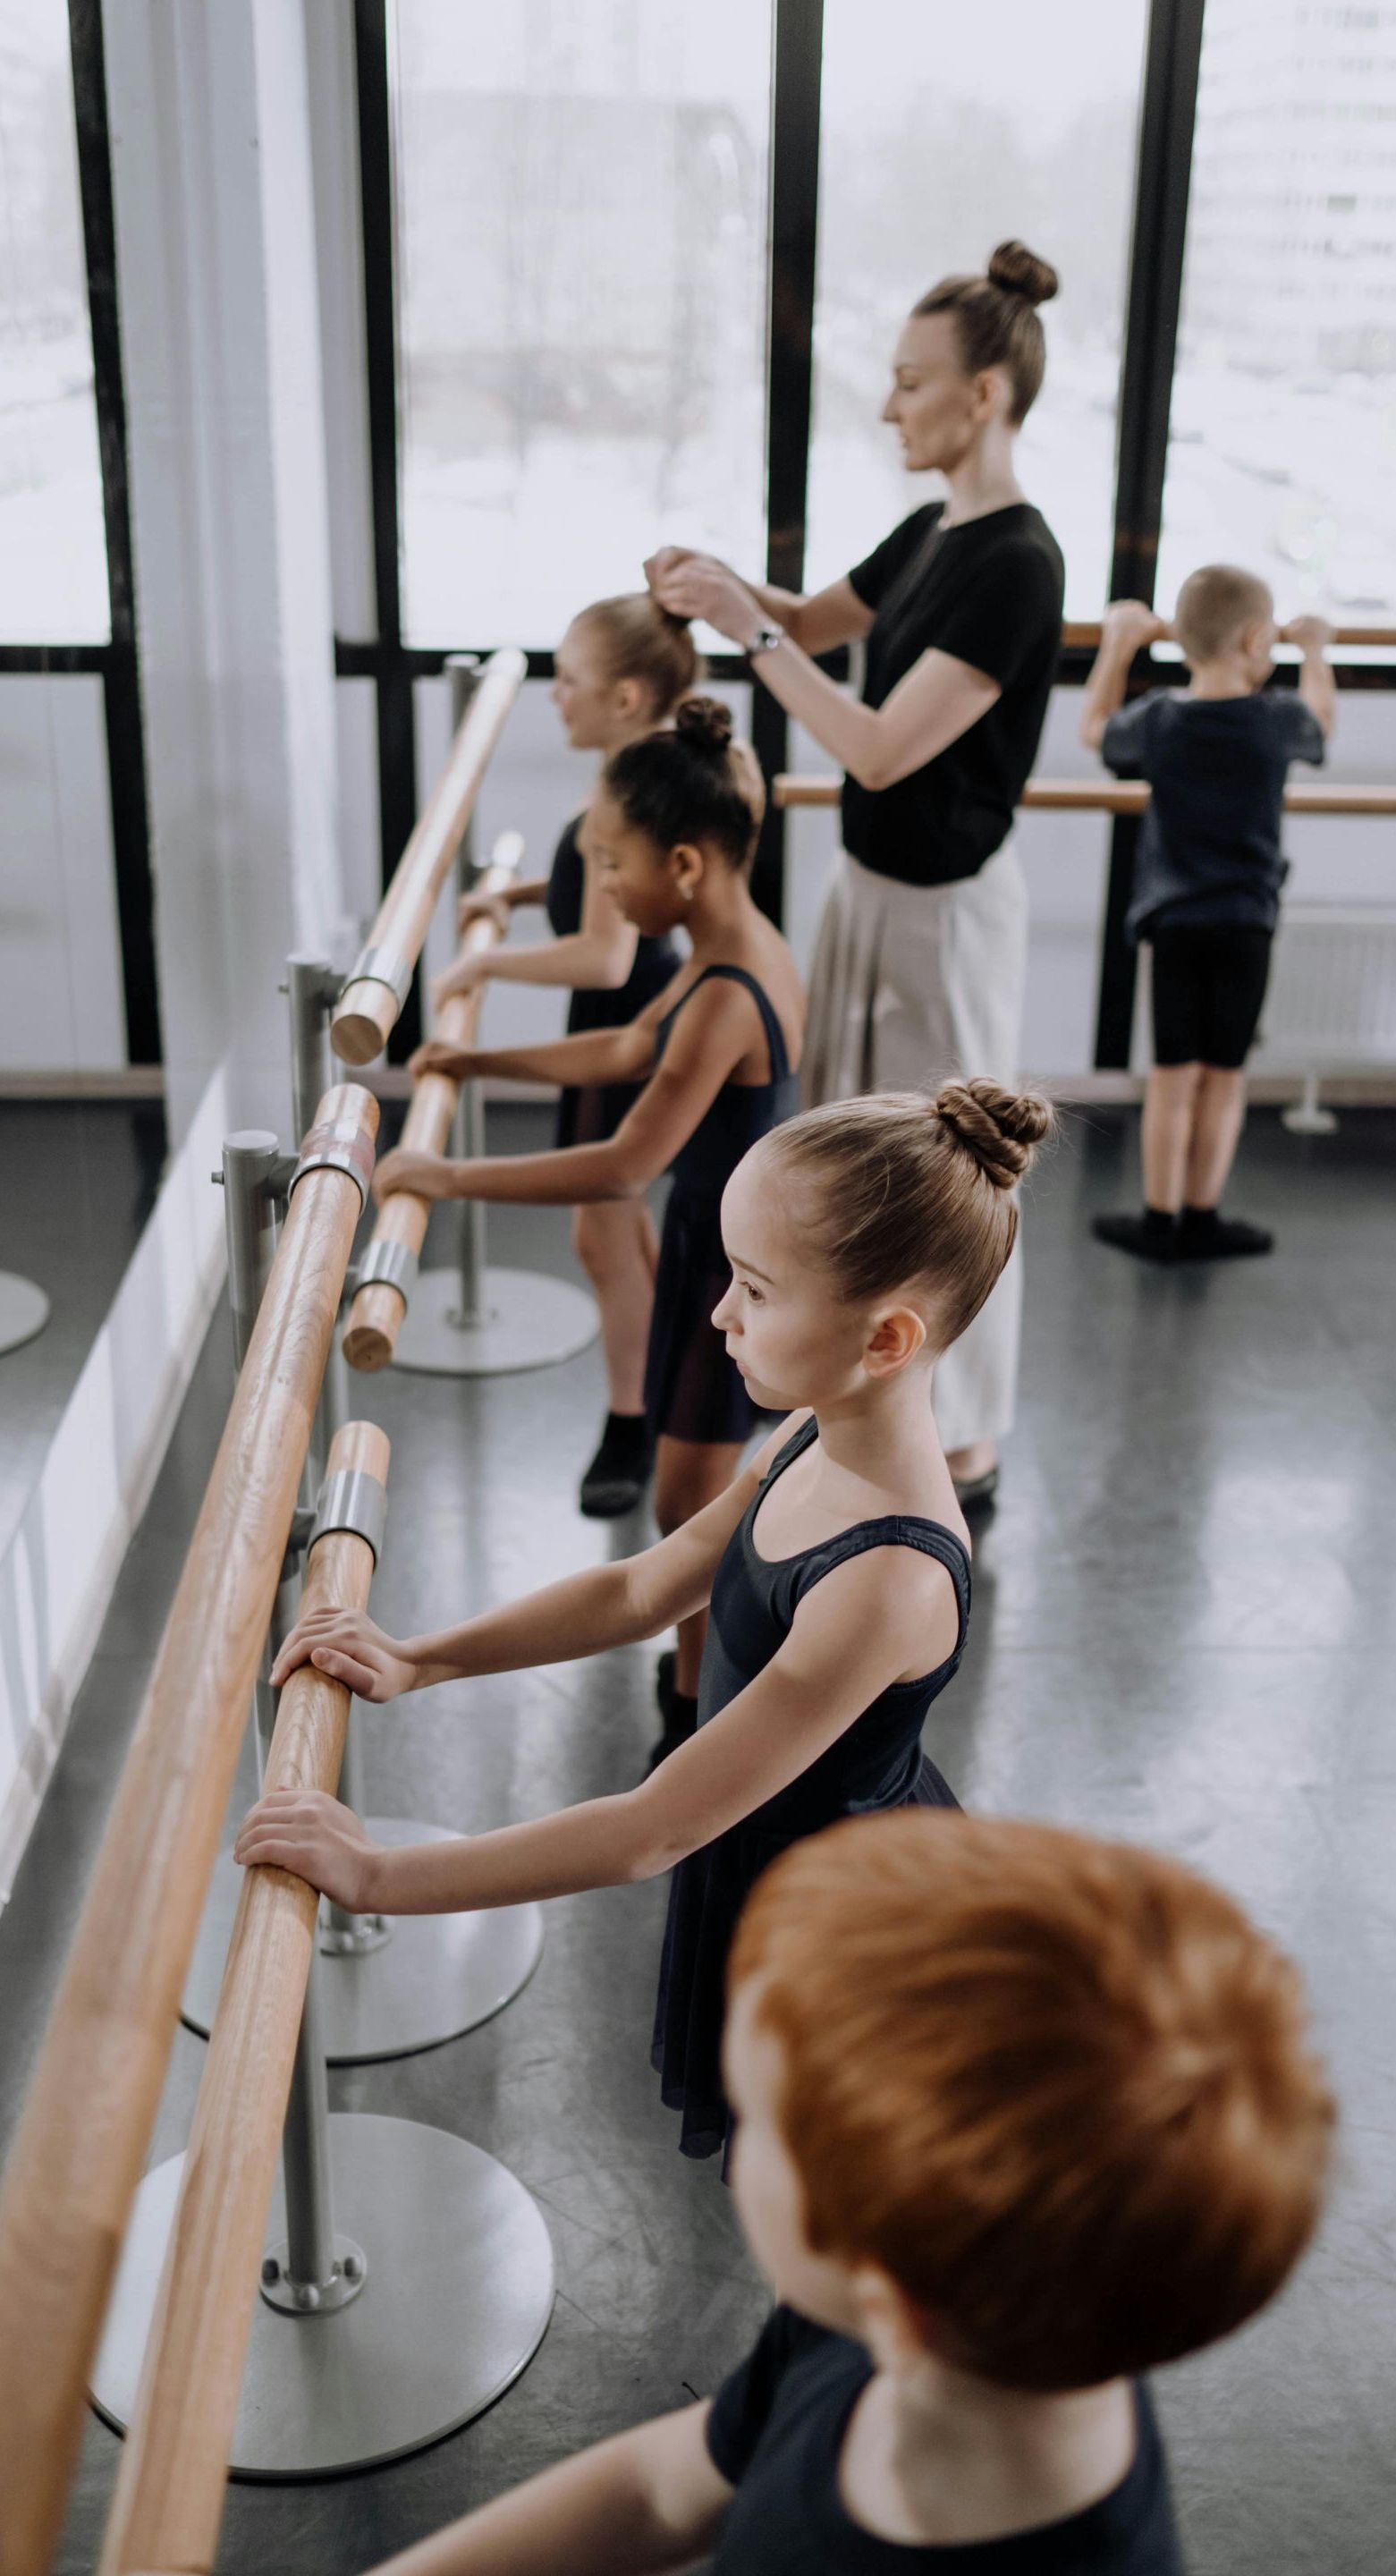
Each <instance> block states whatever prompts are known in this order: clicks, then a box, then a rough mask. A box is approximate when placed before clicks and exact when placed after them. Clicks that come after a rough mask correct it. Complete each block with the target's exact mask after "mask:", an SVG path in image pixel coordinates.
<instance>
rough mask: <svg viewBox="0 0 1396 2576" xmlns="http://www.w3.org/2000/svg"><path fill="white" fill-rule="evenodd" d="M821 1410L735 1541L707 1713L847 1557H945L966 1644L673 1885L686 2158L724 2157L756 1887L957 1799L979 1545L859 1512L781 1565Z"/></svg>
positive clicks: (670, 1982)
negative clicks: (760, 1538)
mask: <svg viewBox="0 0 1396 2576" xmlns="http://www.w3.org/2000/svg"><path fill="white" fill-rule="evenodd" d="M818 1431H819V1426H818V1424H817V1422H816V1421H815V1420H814V1418H813V1416H811V1417H810V1419H809V1421H807V1422H803V1423H801V1425H800V1428H799V1430H798V1431H797V1432H796V1433H795V1434H794V1437H793V1438H792V1439H790V1440H787V1441H786V1443H785V1446H784V1448H783V1449H782V1450H781V1451H780V1453H779V1455H778V1456H777V1457H776V1459H775V1460H774V1461H773V1463H772V1465H771V1467H770V1469H769V1471H768V1473H767V1474H766V1476H765V1477H764V1478H763V1479H762V1482H761V1485H760V1487H759V1489H758V1491H757V1494H756V1496H755V1498H754V1500H753V1501H752V1502H751V1503H750V1505H749V1506H748V1508H747V1510H746V1511H745V1513H744V1514H743V1516H742V1519H741V1521H740V1523H739V1525H738V1527H737V1528H736V1529H735V1530H734V1531H733V1534H732V1536H731V1538H730V1539H729V1540H728V1543H727V1546H726V1547H725V1549H724V1550H723V1554H722V1562H721V1564H720V1565H719V1567H718V1569H717V1576H716V1579H715V1581H714V1584H713V1590H712V1603H711V1608H710V1612H709V1618H708V1638H707V1644H706V1646H705V1648H704V1650H703V1672H702V1679H701V1681H700V1683H699V1695H698V1723H699V1725H700V1726H704V1725H706V1723H707V1721H708V1719H709V1718H710V1717H715V1716H716V1715H717V1712H718V1710H719V1709H723V1708H726V1706H727V1704H728V1702H729V1700H733V1699H735V1698H736V1697H737V1694H738V1692H739V1691H743V1690H745V1688H746V1686H747V1684H748V1683H749V1682H751V1681H754V1680H755V1678H756V1676H757V1674H758V1673H760V1672H763V1671H764V1670H765V1667H766V1666H767V1664H769V1663H770V1661H771V1659H772V1657H773V1656H774V1655H775V1654H776V1653H777V1652H778V1651H779V1649H780V1647H781V1646H782V1645H783V1644H784V1642H785V1639H786V1638H787V1637H788V1636H789V1634H790V1630H791V1626H792V1624H793V1622H794V1618H795V1613H796V1610H797V1609H798V1608H799V1605H800V1603H801V1602H802V1601H803V1599H804V1597H805V1595H806V1593H807V1592H809V1591H811V1590H812V1589H813V1587H814V1585H815V1584H816V1583H818V1582H819V1581H820V1580H821V1579H822V1577H823V1576H824V1575H826V1574H829V1573H831V1572H832V1571H833V1568H834V1567H835V1566H836V1565H845V1564H847V1562H848V1560H849V1558H850V1557H853V1556H861V1555H863V1554H864V1553H865V1552H866V1551H867V1549H869V1548H873V1547H911V1548H918V1549H919V1550H920V1551H921V1553H922V1554H923V1555H925V1556H933V1557H935V1559H936V1560H937V1562H938V1563H939V1564H941V1565H943V1566H944V1567H945V1569H946V1572H947V1573H948V1575H949V1576H950V1579H951V1582H952V1583H953V1584H954V1586H955V1598H956V1601H957V1602H958V1605H959V1612H960V1628H959V1635H958V1637H957V1638H956V1641H955V1650H954V1653H953V1654H951V1655H949V1656H948V1657H947V1658H946V1661H945V1662H944V1663H943V1664H938V1665H937V1666H936V1669H935V1671H934V1672H931V1673H925V1674H923V1675H921V1676H920V1677H919V1678H918V1679H916V1680H913V1681H908V1682H893V1683H892V1685H891V1687H890V1688H889V1689H887V1690H885V1691H883V1692H882V1693H881V1694H880V1696H879V1697H878V1698H877V1699H875V1700H874V1701H873V1703H872V1705H871V1707H869V1708H865V1709H864V1711H863V1713H862V1715H861V1717H857V1718H855V1719H854V1721H853V1724H852V1725H851V1726H850V1727H847V1728H845V1730H844V1733H843V1734H842V1735H841V1736H840V1737H839V1738H838V1740H837V1742H836V1743H834V1744H831V1745H830V1746H829V1747H828V1748H827V1750H826V1751H825V1752H823V1753H821V1754H820V1755H819V1757H818V1760H817V1761H814V1762H812V1763H811V1764H810V1767H809V1769H808V1771H804V1772H802V1773H801V1775H800V1777H799V1779H798V1780H792V1781H791V1783H790V1785H789V1787H788V1788H786V1789H782V1790H781V1791H780V1792H779V1793H778V1795H777V1796H776V1797H774V1798H769V1799H768V1800H767V1801H766V1804H765V1805H764V1806H763V1807H758V1808H756V1810H755V1811H754V1813H753V1814H751V1815H749V1816H746V1817H744V1818H743V1820H742V1822H741V1823H740V1824H739V1825H733V1826H731V1827H730V1828H729V1830H728V1831H727V1832H726V1833H725V1834H720V1835H719V1836H718V1838H717V1840H716V1842H711V1843H705V1844H704V1846H703V1848H702V1850H701V1851H696V1852H690V1854H689V1856H688V1858H687V1860H683V1861H680V1863H679V1865H678V1867H677V1869H676V1870H675V1871H674V1873H673V1877H672V1879H671V1881H670V1886H669V1917H668V1922H667V1924H666V1925H665V1931H664V1951H663V1956H662V1959H661V1962H660V1970H659V2001H658V2005H657V2007H656V2011H655V2022H654V2047H653V2063H654V2065H655V2068H656V2070H657V2072H658V2074H659V2077H660V2083H661V2090H662V2093H663V2098H664V2100H665V2102H666V2103H667V2105H668V2107H669V2109H670V2110H673V2111H681V2112H682V2114H683V2129H682V2134H681V2136H680V2140H679V2143H680V2145H681V2147H682V2149H683V2152H684V2154H685V2155H686V2156H710V2155H713V2154H714V2153H715V2152H716V2150H717V2149H718V2148H719V2147H721V2146H723V2145H724V2144H725V2142H726V2138H727V2130H728V2112H727V2104H726V2101H725V2099H724V2097H723V2091H722V2069H721V2056H720V2049H721V2040H722V2016H723V2005H724V1990H723V1989H724V1979H725V1976H726V1969H727V1952H728V1949H729V1947H730V1945H731V1940H732V1934H733V1932H734V1930H735V1928H736V1922H737V1917H738V1915H739V1914H740V1912H741V1909H742V1906H743V1903H744V1902H745V1899H746V1896H747V1894H748V1891H749V1890H750V1888H751V1887H752V1886H753V1884H754V1883H755V1881H756V1880H757V1879H758V1878H759V1877H760V1874H761V1872H762V1870H763V1869H764V1868H765V1867H766V1864H767V1862H768V1861H771V1860H774V1859H775V1857H776V1855H777V1853H779V1852H782V1851H785V1850H787V1849H788V1848H789V1846H790V1844H791V1843H794V1842H798V1841H800V1840H801V1838H802V1837H803V1836H804V1835H805V1834H813V1833H818V1832H819V1831H820V1830H821V1828H822V1827H823V1826H825V1825H830V1824H833V1823H835V1822H836V1821H837V1820H838V1819H839V1818H840V1817H842V1816H855V1815H863V1814H867V1813H870V1812H875V1811H877V1810H878V1809H881V1808H885V1807H908V1806H923V1807H956V1806H958V1804H959V1801H958V1799H957V1798H956V1797H955V1795H954V1792H953V1791H952V1790H951V1789H950V1788H949V1787H948V1786H947V1784H946V1782H945V1781H944V1780H943V1779H942V1778H941V1775H940V1773H939V1771H937V1769H936V1767H935V1764H934V1763H933V1762H930V1761H928V1760H927V1758H926V1756H925V1755H924V1754H923V1753H922V1750H921V1729H922V1727H923V1725H924V1723H925V1720H926V1714H927V1711H928V1710H929V1708H930V1706H931V1704H932V1702H933V1701H934V1700H937V1699H939V1697H940V1694H941V1692H942V1691H943V1690H944V1688H945V1686H946V1684H947V1682H950V1681H953V1679H954V1677H955V1675H956V1673H957V1672H958V1671H959V1668H960V1658H961V1656H962V1655H963V1653H964V1649H965V1635H966V1631H967V1628H968V1624H969V1604H970V1571H969V1554H968V1551H967V1549H966V1548H965V1545H964V1542H963V1540H961V1539H959V1538H957V1537H956V1535H955V1533H954V1531H953V1530H950V1529H946V1528H945V1526H944V1524H943V1523H942V1522H940V1521H928V1520H921V1519H918V1518H915V1517H913V1516H910V1515H906V1514H896V1515H893V1516H890V1517H886V1518H883V1519H880V1520H872V1521H858V1522H855V1524H854V1526H853V1527H852V1528H851V1529H846V1530H841V1531H840V1533H839V1535H838V1537H837V1538H831V1539H825V1540H823V1541H822V1542H821V1543H820V1545H819V1546H817V1547H810V1548H804V1549H802V1550H801V1552H800V1553H799V1554H798V1555H797V1556H784V1557H780V1558H777V1559H776V1560H775V1562H774V1563H772V1562H771V1561H770V1560H768V1559H767V1558H765V1557H762V1556H758V1554H757V1552H756V1546H755V1542H754V1540H753V1537H752V1530H753V1526H754V1524H755V1520H756V1516H757V1513H758V1511H759V1510H760V1508H761V1504H762V1502H763V1500H764V1498H765V1496H766V1494H767V1493H768V1492H769V1491H770V1488H771V1486H772V1485H773V1484H774V1482H775V1480H776V1478H777V1476H780V1475H783V1473H784V1471H785V1469H786V1468H787V1467H789V1466H791V1465H792V1464H793V1462H794V1460H795V1459H797V1458H800V1457H802V1456H803V1455H804V1452H805V1451H806V1449H808V1448H809V1446H810V1444H811V1442H812V1441H813V1440H815V1439H817V1437H818Z"/></svg>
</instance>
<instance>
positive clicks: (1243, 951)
mask: <svg viewBox="0 0 1396 2576" xmlns="http://www.w3.org/2000/svg"><path fill="white" fill-rule="evenodd" d="M1272 937H1273V933H1272V932H1270V931H1268V930H1258V929H1256V928H1255V927H1254V925H1253V924H1252V923H1250V922H1225V923H1223V922H1214V923H1208V922H1179V923H1178V924H1176V926H1175V927H1174V928H1172V929H1170V928H1169V927H1168V925H1167V924H1166V923H1160V925H1159V927H1158V929H1157V930H1155V931H1153V932H1151V934H1150V939H1151V945H1152V948H1153V1003H1154V1062H1155V1064H1214V1065H1216V1066H1218V1067H1219V1068H1220V1069H1222V1070H1224V1071H1227V1072H1234V1071H1235V1069H1236V1068H1237V1066H1239V1065H1243V1064H1244V1063H1245V1061H1246V1058H1247V1056H1248V1055H1249V1053H1250V1051H1251V1047H1252V1045H1253V1043H1254V1040H1255V1033H1256V1027H1257V1024H1258V1022H1259V1019H1260V1006H1261V1004H1262V1002H1263V1001H1264V999H1265V987H1266V984H1267V983H1268V981H1269V977H1270V946H1271V940H1272Z"/></svg>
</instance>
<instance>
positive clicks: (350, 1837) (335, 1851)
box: [233, 1789, 381, 1914]
mask: <svg viewBox="0 0 1396 2576" xmlns="http://www.w3.org/2000/svg"><path fill="white" fill-rule="evenodd" d="M380 1850H381V1845H380V1844H378V1843H373V1842H370V1841H369V1838H368V1836H367V1834H366V1833H365V1832H364V1829H363V1826H362V1825H361V1824H360V1822H359V1819H358V1817H357V1816H356V1815H355V1814H354V1811H353V1809H352V1807H341V1805H340V1803H339V1800H338V1798H332V1797H331V1796H330V1794H329V1792H328V1790H326V1789H273V1790H271V1791H270V1793H269V1794H268V1795H267V1796H266V1797H265V1798H259V1799H258V1801H257V1804H256V1806H255V1807H253V1808H252V1809H251V1810H250V1812H249V1813H248V1814H247V1815H246V1816H245V1817H244V1819H243V1825H242V1831H241V1833H240V1834H239V1835H238V1838H237V1841H236V1843H235V1844H234V1845H233V1858H234V1860H235V1861H237V1862H239V1863H240V1865H241V1866H242V1868H243V1869H289V1870H291V1871H292V1872H293V1873H294V1875H295V1876H296V1877H297V1878H303V1879H305V1880H306V1881H307V1882H308V1884H309V1885H310V1886H311V1887H318V1889H319V1891H320V1894H321V1895H322V1896H328V1897H329V1899H330V1901H331V1903H332V1904H334V1905H342V1906H343V1907H344V1908H345V1911H346V1912H347V1913H349V1914H371V1913H372V1912H373V1911H374V1910H375V1909H374V1905H373V1896H372V1888H373V1868H374V1863H375V1862H376V1860H377V1859H378V1857H379V1853H380Z"/></svg>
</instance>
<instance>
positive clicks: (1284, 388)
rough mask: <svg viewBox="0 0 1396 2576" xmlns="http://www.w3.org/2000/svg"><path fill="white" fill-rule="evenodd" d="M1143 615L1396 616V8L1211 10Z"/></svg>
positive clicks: (1308, 2)
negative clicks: (1238, 577) (1221, 610)
mask: <svg viewBox="0 0 1396 2576" xmlns="http://www.w3.org/2000/svg"><path fill="white" fill-rule="evenodd" d="M1171 428H1172V436H1171V443H1170V448H1169V464H1168V480H1167V484H1166V487H1165V492H1164V510H1163V542H1162V548H1161V553H1160V563H1159V598H1160V602H1161V603H1166V602H1170V601H1171V600H1172V599H1173V597H1174V595H1175V594H1176V591H1177V588H1178V585H1179V583H1180V582H1181V580H1182V579H1183V577H1184V575H1185V574H1186V573H1188V572H1190V571H1191V570H1192V568H1193V566H1194V565H1195V564H1198V563H1203V562H1206V561H1207V560H1209V559H1214V558H1215V557H1217V556H1218V555H1224V556H1226V557H1227V558H1228V559H1234V560H1236V561H1239V562H1241V563H1244V564H1247V565H1249V566H1251V567H1253V568H1254V570H1256V571H1257V572H1261V573H1263V574H1264V575H1265V576H1266V578H1267V579H1268V580H1269V581H1270V582H1271V583H1272V584H1273V585H1274V588H1275V592H1276V596H1277V600H1278V603H1279V606H1280V610H1281V614H1282V615H1283V614H1285V613H1289V614H1293V613H1294V612H1295V611H1296V610H1299V609H1301V608H1311V607H1312V608H1318V609H1320V610H1323V611H1326V612H1328V613H1330V614H1332V615H1334V616H1335V617H1336V618H1337V619H1338V621H1339V622H1340V623H1342V624H1345V625H1353V624H1363V623H1368V622H1370V623H1375V624H1385V623H1389V622H1390V621H1391V619H1392V617H1393V615H1396V6H1394V5H1392V0H1385V5H1381V6H1371V5H1368V6H1365V7H1362V6H1357V5H1350V0H1207V13H1206V17H1205V20H1204V22H1203V50H1202V72H1201V82H1200V88H1199V94H1198V106H1197V134H1196V144H1195V148H1194V152H1193V175H1192V198H1191V203H1190V208H1189V217H1188V249H1187V266H1186V271H1185V276H1184V288H1183V315H1182V330H1181V338H1180V344H1179V349H1178V360H1177V367H1176V370H1175V374H1174V381H1173V410H1172V424H1171Z"/></svg>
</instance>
